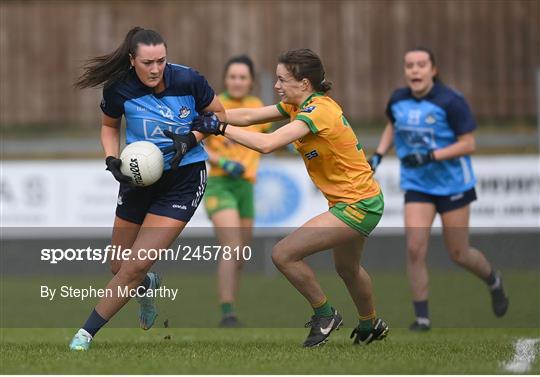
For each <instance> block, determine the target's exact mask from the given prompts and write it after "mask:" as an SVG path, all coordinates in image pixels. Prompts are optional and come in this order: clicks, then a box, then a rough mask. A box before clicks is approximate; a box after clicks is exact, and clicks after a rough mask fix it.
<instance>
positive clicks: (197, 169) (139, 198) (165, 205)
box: [116, 161, 206, 224]
mask: <svg viewBox="0 0 540 377" xmlns="http://www.w3.org/2000/svg"><path fill="white" fill-rule="evenodd" d="M205 189H206V164H205V163H204V161H199V162H195V163H193V164H188V165H184V166H180V167H179V168H178V170H166V171H164V172H163V175H162V176H161V178H160V179H159V180H158V181H157V182H156V183H154V184H153V185H151V186H147V187H133V186H129V185H125V184H120V190H119V192H118V202H117V206H116V216H118V217H119V218H121V219H123V220H126V221H129V222H132V223H135V224H142V223H143V221H144V218H145V216H146V214H147V213H152V214H154V215H159V216H165V217H170V218H172V219H176V220H180V221H185V222H188V221H189V220H190V219H191V217H192V216H193V214H194V213H195V210H196V209H197V207H198V206H199V203H200V202H201V199H202V197H203V194H204V190H205Z"/></svg>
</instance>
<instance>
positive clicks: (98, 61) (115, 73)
mask: <svg viewBox="0 0 540 377" xmlns="http://www.w3.org/2000/svg"><path fill="white" fill-rule="evenodd" d="M139 43H142V44H144V45H148V46H153V45H159V44H164V45H165V48H167V44H166V43H165V41H164V40H163V38H162V37H161V35H159V34H158V33H157V32H155V31H154V30H148V29H143V28H142V27H138V26H136V27H134V28H133V29H131V30H130V31H128V33H127V34H126V37H125V38H124V41H123V42H122V44H121V45H120V47H118V48H117V49H116V50H114V51H113V52H111V53H110V54H107V55H102V56H97V57H95V58H91V59H88V60H87V61H86V62H85V64H84V65H83V70H84V73H83V74H82V75H81V76H80V77H79V78H78V79H77V81H76V82H75V84H74V86H75V87H76V88H79V89H84V88H93V87H96V86H99V85H102V84H103V85H104V86H109V85H111V84H113V83H114V82H117V81H120V80H122V79H124V78H125V76H126V74H127V73H128V72H129V70H130V68H131V63H130V60H129V57H130V55H131V56H133V57H135V55H136V54H137V48H138V45H139Z"/></svg>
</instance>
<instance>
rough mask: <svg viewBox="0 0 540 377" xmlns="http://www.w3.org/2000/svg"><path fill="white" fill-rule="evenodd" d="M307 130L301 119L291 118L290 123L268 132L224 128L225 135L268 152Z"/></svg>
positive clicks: (302, 134)
mask: <svg viewBox="0 0 540 377" xmlns="http://www.w3.org/2000/svg"><path fill="white" fill-rule="evenodd" d="M309 132H310V130H309V127H308V125H307V124H305V123H304V122H302V121H301V120H293V121H292V122H291V123H288V124H286V125H285V126H283V127H281V128H279V129H277V130H276V131H274V132H272V133H269V134H265V133H258V132H249V131H246V130H243V129H241V128H240V127H234V126H227V127H226V128H225V137H227V138H228V139H231V140H234V141H236V142H237V143H239V144H242V145H243V146H245V147H248V148H250V149H253V150H255V151H257V152H260V153H270V152H273V151H274V150H276V149H278V148H281V147H283V146H284V145H287V144H289V143H291V142H293V141H295V140H298V139H300V138H301V137H303V136H306V135H307V134H308V133H309Z"/></svg>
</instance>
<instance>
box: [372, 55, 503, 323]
mask: <svg viewBox="0 0 540 377" xmlns="http://www.w3.org/2000/svg"><path fill="white" fill-rule="evenodd" d="M404 72H405V81H406V83H407V86H406V87H404V88H400V89H397V90H396V91H395V92H394V93H393V94H392V96H391V98H390V101H389V102H388V106H387V109H386V114H387V116H388V118H389V123H388V124H387V125H386V128H385V130H384V132H383V134H382V137H381V140H380V142H379V145H378V147H377V149H376V153H375V154H374V155H373V156H372V157H371V159H370V165H371V166H372V169H373V170H376V169H377V166H378V165H379V164H380V162H381V160H382V157H383V156H384V154H385V153H386V152H388V150H389V149H390V148H391V147H392V146H394V147H395V151H396V155H397V157H398V158H399V159H400V161H401V169H400V186H401V189H402V190H404V191H405V229H406V238H407V273H408V277H409V282H410V286H411V291H412V296H413V306H414V310H415V315H416V320H415V321H414V322H413V324H412V325H411V326H410V329H411V330H420V331H422V330H429V329H430V328H431V321H430V319H429V312H428V271H427V266H426V255H427V251H428V242H429V237H430V231H431V226H432V223H433V220H434V218H435V216H436V214H437V213H438V214H439V215H440V216H441V221H442V225H443V236H444V242H445V246H446V248H447V250H448V252H449V254H450V257H451V259H452V261H454V262H455V263H457V264H458V265H459V266H461V267H463V268H465V269H467V270H469V271H470V272H472V273H473V274H475V275H476V276H478V277H479V278H481V279H483V280H484V281H485V282H486V283H487V285H488V286H489V289H490V292H491V297H492V307H493V311H494V313H495V315H496V316H499V317H500V316H503V315H504V314H505V313H506V311H507V309H508V298H507V297H506V295H505V293H504V290H503V285H502V280H501V277H500V273H498V272H495V271H494V270H493V268H492V267H491V265H490V263H489V262H488V261H487V259H486V257H485V256H484V255H483V254H482V253H481V252H480V251H478V250H477V249H475V248H472V247H471V246H470V245H469V216H470V203H471V202H473V201H474V200H476V192H475V189H474V186H475V183H476V179H475V176H474V172H473V169H472V165H471V158H470V157H469V155H470V154H471V153H473V152H474V150H475V137H474V134H473V131H474V130H475V128H476V122H475V120H474V117H473V115H472V113H471V110H470V108H469V106H468V104H467V102H466V101H465V98H463V96H462V95H461V94H460V93H458V92H456V91H454V90H452V89H450V88H449V87H447V86H445V85H444V84H443V83H442V82H441V81H440V80H439V79H438V77H437V75H438V72H437V67H436V66H435V58H434V55H433V53H432V52H431V50H429V49H427V48H423V47H419V48H414V49H411V50H409V51H407V52H406V54H405V64H404Z"/></svg>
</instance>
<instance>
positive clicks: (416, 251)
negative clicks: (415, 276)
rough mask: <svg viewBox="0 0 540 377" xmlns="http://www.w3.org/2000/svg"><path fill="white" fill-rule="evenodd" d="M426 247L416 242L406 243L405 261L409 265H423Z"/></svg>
mask: <svg viewBox="0 0 540 377" xmlns="http://www.w3.org/2000/svg"><path fill="white" fill-rule="evenodd" d="M426 248H427V247H426V245H423V244H421V243H418V242H408V243H407V260H408V262H409V263H412V264H417V263H424V262H425V259H426Z"/></svg>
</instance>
